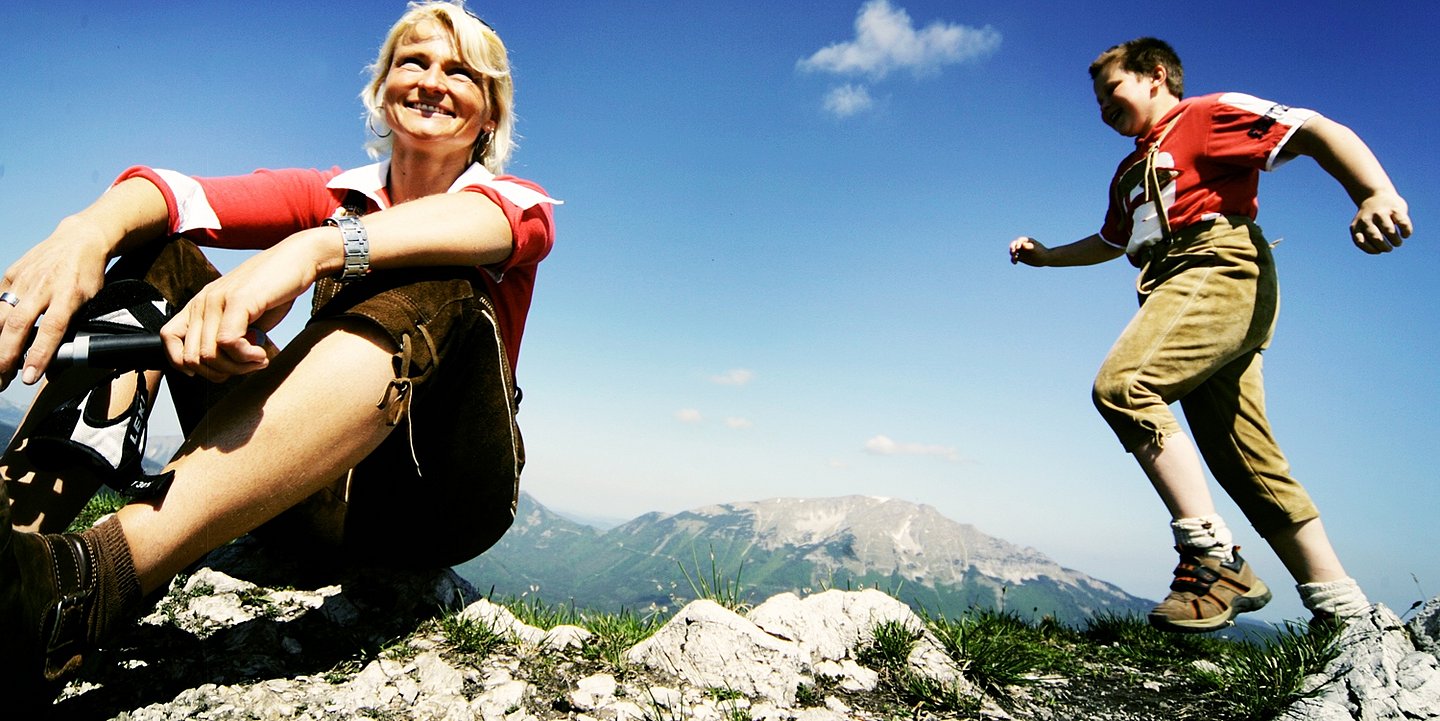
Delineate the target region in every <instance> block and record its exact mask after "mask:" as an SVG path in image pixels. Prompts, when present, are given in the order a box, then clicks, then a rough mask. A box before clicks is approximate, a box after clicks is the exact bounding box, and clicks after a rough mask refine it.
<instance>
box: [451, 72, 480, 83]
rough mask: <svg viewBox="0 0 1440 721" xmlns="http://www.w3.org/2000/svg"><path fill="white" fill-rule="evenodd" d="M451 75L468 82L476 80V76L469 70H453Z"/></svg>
mask: <svg viewBox="0 0 1440 721" xmlns="http://www.w3.org/2000/svg"><path fill="white" fill-rule="evenodd" d="M450 77H452V78H454V79H456V80H463V81H465V82H467V83H473V82H475V76H474V75H473V74H471V72H470V71H469V70H451V71H450Z"/></svg>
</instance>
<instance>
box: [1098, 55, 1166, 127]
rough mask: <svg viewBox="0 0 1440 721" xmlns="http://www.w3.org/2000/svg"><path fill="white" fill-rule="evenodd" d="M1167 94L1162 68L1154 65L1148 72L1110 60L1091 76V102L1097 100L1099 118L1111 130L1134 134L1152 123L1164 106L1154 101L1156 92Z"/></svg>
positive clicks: (1163, 111) (1161, 113) (1160, 114)
mask: <svg viewBox="0 0 1440 721" xmlns="http://www.w3.org/2000/svg"><path fill="white" fill-rule="evenodd" d="M1162 93H1163V94H1165V95H1166V96H1168V95H1169V90H1168V89H1167V88H1166V87H1165V75H1164V70H1163V69H1160V68H1156V72H1153V73H1151V74H1150V75H1141V74H1139V73H1132V72H1129V71H1127V70H1122V69H1121V68H1120V63H1118V62H1115V63H1110V64H1109V65H1108V66H1106V67H1105V69H1104V70H1103V71H1101V72H1100V74H1099V75H1096V76H1095V102H1097V103H1099V104H1100V120H1102V121H1103V122H1104V123H1105V124H1106V125H1109V126H1110V127H1111V128H1112V129H1113V130H1114V131H1115V132H1117V133H1119V134H1121V135H1124V136H1126V137H1130V138H1134V137H1139V136H1141V135H1144V134H1145V133H1147V132H1149V131H1150V128H1152V127H1154V125H1155V122H1156V121H1158V120H1159V119H1160V117H1161V116H1162V115H1164V114H1165V111H1166V110H1168V109H1169V108H1168V107H1163V104H1162V103H1160V102H1157V98H1158V97H1159V96H1160V94H1162Z"/></svg>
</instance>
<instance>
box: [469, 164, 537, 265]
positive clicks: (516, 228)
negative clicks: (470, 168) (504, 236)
mask: <svg viewBox="0 0 1440 721" xmlns="http://www.w3.org/2000/svg"><path fill="white" fill-rule="evenodd" d="M496 180H502V181H506V182H511V183H515V184H516V185H523V186H525V187H527V188H530V189H531V190H534V191H536V192H539V193H544V192H545V191H544V189H542V188H541V187H540V186H539V185H536V184H535V183H532V182H530V181H528V180H524V179H521V178H515V177H510V176H500V177H498V178H496ZM465 191H466V192H471V193H479V194H481V195H483V196H485V197H487V198H489V199H490V200H491V202H493V203H495V205H497V206H499V207H500V210H501V211H502V212H504V213H505V217H506V218H507V219H508V220H509V221H510V237H511V249H510V257H509V258H506V259H505V260H504V262H502V263H499V264H497V265H492V266H489V268H490V270H492V271H494V272H496V273H502V274H503V273H505V272H507V271H509V270H511V269H513V268H517V267H520V266H535V265H538V264H539V263H540V261H541V260H544V259H545V256H547V255H549V254H550V248H551V246H553V245H554V243H555V217H554V210H553V208H552V206H551V205H550V204H549V203H536V204H535V205H532V206H530V207H529V208H521V207H520V206H518V205H516V204H514V203H512V202H511V201H510V200H508V199H507V198H505V196H503V195H501V193H500V191H498V190H496V189H495V188H493V187H490V186H487V185H471V186H467V187H466V188H465Z"/></svg>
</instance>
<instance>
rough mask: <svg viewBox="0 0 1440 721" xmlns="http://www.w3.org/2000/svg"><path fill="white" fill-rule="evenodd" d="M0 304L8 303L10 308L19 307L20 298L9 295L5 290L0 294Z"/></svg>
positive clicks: (12, 294)
mask: <svg viewBox="0 0 1440 721" xmlns="http://www.w3.org/2000/svg"><path fill="white" fill-rule="evenodd" d="M0 303H9V304H10V307H11V308H14V307H15V306H18V305H20V296H18V295H15V294H14V293H11V292H10V291H8V290H7V291H5V292H3V293H0Z"/></svg>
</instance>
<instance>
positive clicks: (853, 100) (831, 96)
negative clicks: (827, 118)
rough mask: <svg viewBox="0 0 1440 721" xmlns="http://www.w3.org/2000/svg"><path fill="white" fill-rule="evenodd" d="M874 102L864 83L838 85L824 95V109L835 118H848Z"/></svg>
mask: <svg viewBox="0 0 1440 721" xmlns="http://www.w3.org/2000/svg"><path fill="white" fill-rule="evenodd" d="M874 104H875V101H874V100H873V99H872V98H871V97H870V89H869V88H866V87H865V86H864V85H839V86H836V87H834V88H831V89H830V92H829V93H828V94H826V95H825V110H826V111H827V112H829V113H830V114H831V115H834V116H835V117H837V118H848V117H850V116H851V115H854V114H856V113H858V112H861V111H863V110H869V109H870V107H871V106H873V105H874Z"/></svg>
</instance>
